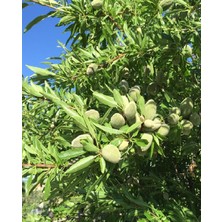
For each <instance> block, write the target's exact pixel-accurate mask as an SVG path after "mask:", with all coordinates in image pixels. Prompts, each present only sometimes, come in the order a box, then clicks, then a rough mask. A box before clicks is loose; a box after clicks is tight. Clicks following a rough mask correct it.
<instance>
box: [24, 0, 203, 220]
mask: <svg viewBox="0 0 222 222" xmlns="http://www.w3.org/2000/svg"><path fill="white" fill-rule="evenodd" d="M33 3H34V4H36V3H38V4H40V5H43V6H45V7H49V8H50V10H51V11H50V12H49V13H48V14H47V15H41V16H39V17H38V18H36V19H34V20H33V21H31V22H30V23H29V24H28V25H27V27H26V29H25V31H28V30H29V29H31V28H32V27H33V26H34V25H36V24H37V23H38V22H40V21H41V20H42V19H45V18H48V17H55V18H59V19H60V20H59V22H58V24H57V26H63V27H64V30H65V32H69V34H70V36H69V38H68V39H67V42H66V43H65V44H63V43H61V42H59V44H60V45H61V46H62V47H63V49H64V53H63V54H61V55H60V58H59V60H58V61H54V62H53V59H55V58H56V57H52V58H50V60H52V61H51V62H49V61H48V62H47V63H48V68H47V69H42V68H38V67H33V66H30V65H29V66H28V67H29V68H30V69H31V70H32V71H33V75H32V76H31V77H30V78H24V79H23V85H22V88H23V95H22V96H23V152H22V159H23V177H27V178H28V179H27V182H26V183H25V194H24V195H25V196H26V198H28V196H29V195H33V192H36V187H37V186H41V187H42V189H43V192H42V194H43V199H42V200H41V201H42V202H43V203H44V206H45V208H44V209H45V210H42V213H40V214H33V215H30V214H25V213H24V221H38V220H40V221H58V220H59V221H108V222H109V221H110V222H112V221H120V222H121V221H123V222H127V221H139V222H146V221H153V222H154V221H158V222H159V221H165V222H168V221H192V222H193V221H200V164H201V160H200V1H199V0H198V1H192V0H176V1H171V0H160V1H155V0H145V1H144V0H135V1H129V0H126V1H122V0H116V1H113V0H104V1H96V0H94V1H93V2H91V1H90V0H72V1H71V2H70V1H65V0H63V1H55V0H30V1H26V2H25V3H24V5H23V7H24V10H26V8H25V7H34V6H33ZM67 44H69V45H70V47H68V46H67ZM80 135H81V136H80ZM123 144H124V145H123ZM107 146H108V147H107ZM24 203H25V202H24ZM25 206H26V205H25V204H24V205H23V207H25ZM35 207H36V206H33V208H35ZM25 209H26V207H25ZM46 209H50V211H49V210H48V211H47V210H46ZM29 217H30V218H32V219H30V218H29Z"/></svg>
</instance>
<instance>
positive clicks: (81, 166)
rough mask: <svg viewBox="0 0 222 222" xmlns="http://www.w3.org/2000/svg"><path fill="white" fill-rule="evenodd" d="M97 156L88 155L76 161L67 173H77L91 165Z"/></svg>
mask: <svg viewBox="0 0 222 222" xmlns="http://www.w3.org/2000/svg"><path fill="white" fill-rule="evenodd" d="M95 158H96V156H87V157H85V158H83V159H81V160H79V161H77V162H76V163H74V164H73V165H72V166H71V167H70V168H69V169H68V170H67V171H66V172H65V173H75V172H77V171H79V170H82V169H84V168H86V167H88V166H89V165H91V164H92V163H93V162H94V160H95Z"/></svg>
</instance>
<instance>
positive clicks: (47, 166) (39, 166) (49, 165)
mask: <svg viewBox="0 0 222 222" xmlns="http://www.w3.org/2000/svg"><path fill="white" fill-rule="evenodd" d="M22 166H23V167H38V168H55V167H56V165H54V164H43V163H39V164H29V163H23V164H22Z"/></svg>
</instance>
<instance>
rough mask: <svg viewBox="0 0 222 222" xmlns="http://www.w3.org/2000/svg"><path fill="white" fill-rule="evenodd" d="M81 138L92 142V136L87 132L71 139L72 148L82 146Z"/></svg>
mask: <svg viewBox="0 0 222 222" xmlns="http://www.w3.org/2000/svg"><path fill="white" fill-rule="evenodd" d="M82 139H87V140H89V141H90V142H92V143H93V139H92V137H91V136H90V135H89V134H82V135H79V136H77V137H76V138H75V139H74V140H73V141H72V147H74V148H82V147H83V145H82V144H81V140H82Z"/></svg>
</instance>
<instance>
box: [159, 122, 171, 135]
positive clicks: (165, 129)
mask: <svg viewBox="0 0 222 222" xmlns="http://www.w3.org/2000/svg"><path fill="white" fill-rule="evenodd" d="M169 132H170V126H169V125H167V124H165V123H163V124H162V125H161V127H160V128H159V129H158V130H157V133H158V134H159V135H160V136H162V137H165V136H167V135H168V133H169Z"/></svg>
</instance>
